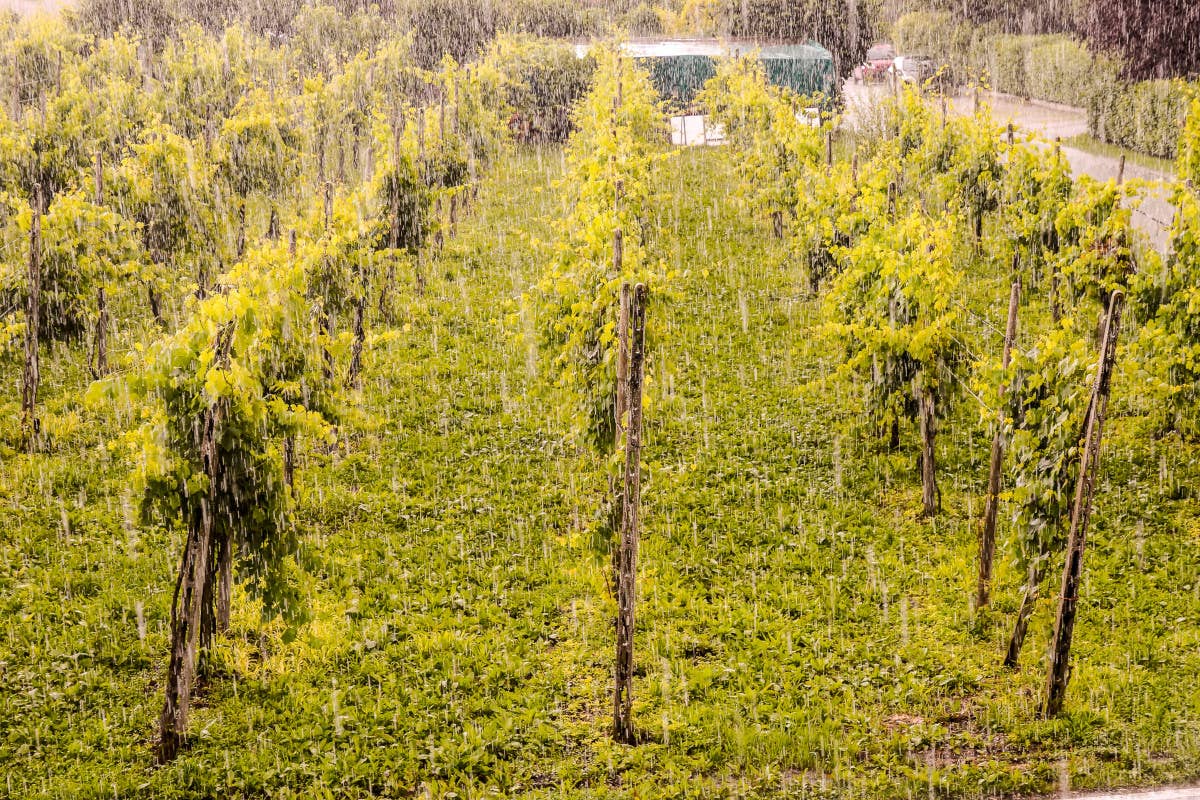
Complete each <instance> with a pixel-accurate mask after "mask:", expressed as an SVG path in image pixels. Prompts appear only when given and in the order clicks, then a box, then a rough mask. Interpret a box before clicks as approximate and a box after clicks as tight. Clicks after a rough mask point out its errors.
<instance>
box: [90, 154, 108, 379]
mask: <svg viewBox="0 0 1200 800" xmlns="http://www.w3.org/2000/svg"><path fill="white" fill-rule="evenodd" d="M93 182H94V186H93V192H94V194H95V197H94V198H93V202H94V203H95V204H96V205H97V206H101V205H103V204H104V163H103V161H102V156H101V155H100V153H99V152H97V153H96V167H95V174H94V175H93ZM92 347H93V350H94V351H95V355H96V366H95V368H94V369H93V370H92V377H93V378H100V377H102V376H104V375H107V374H108V298H107V297H106V296H105V294H104V287H103V286H101V287H100V288H99V289H97V290H96V338H95V340H94V344H93V346H92Z"/></svg>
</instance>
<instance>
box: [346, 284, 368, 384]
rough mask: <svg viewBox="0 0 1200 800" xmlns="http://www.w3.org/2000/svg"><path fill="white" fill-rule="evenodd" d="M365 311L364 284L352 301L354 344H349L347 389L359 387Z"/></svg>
mask: <svg viewBox="0 0 1200 800" xmlns="http://www.w3.org/2000/svg"><path fill="white" fill-rule="evenodd" d="M366 313H367V292H366V287H365V286H364V287H363V292H362V295H361V296H360V297H359V298H358V299H357V300H356V301H354V344H353V345H351V346H350V368H349V370H348V371H347V373H346V388H348V389H357V388H360V387H361V383H360V381H359V372H360V371H361V370H362V352H363V344H364V343H365V342H366V340H367V333H366V328H365V327H364V325H363V317H365V316H366Z"/></svg>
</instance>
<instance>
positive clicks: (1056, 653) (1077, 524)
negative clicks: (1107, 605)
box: [1042, 291, 1125, 717]
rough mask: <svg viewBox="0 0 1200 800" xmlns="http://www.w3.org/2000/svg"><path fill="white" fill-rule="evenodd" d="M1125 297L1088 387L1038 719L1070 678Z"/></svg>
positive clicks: (1114, 309) (1117, 298)
mask: <svg viewBox="0 0 1200 800" xmlns="http://www.w3.org/2000/svg"><path fill="white" fill-rule="evenodd" d="M1124 303H1125V294H1124V293H1123V292H1121V291H1115V292H1113V294H1112V298H1111V299H1109V301H1108V316H1107V318H1106V319H1105V321H1104V340H1103V346H1102V348H1101V351H1100V362H1099V364H1098V366H1097V368H1096V381H1095V383H1094V384H1093V386H1092V403H1091V408H1090V412H1091V413H1090V414H1089V416H1088V419H1087V428H1086V431H1085V433H1084V439H1083V455H1082V456H1081V457H1080V460H1079V478H1078V479H1077V481H1076V484H1075V504H1074V506H1073V507H1072V509H1071V533H1070V535H1069V536H1068V537H1067V558H1066V563H1065V564H1064V565H1063V579H1062V591H1061V592H1060V594H1059V598H1058V613H1057V614H1056V615H1055V618H1054V636H1053V637H1052V638H1051V640H1050V666H1049V669H1047V671H1046V693H1045V705H1044V706H1043V707H1042V715H1043V716H1045V717H1053V716H1055V715H1057V714H1058V713H1059V712H1060V711H1062V707H1063V697H1064V696H1065V695H1066V692H1067V682H1068V681H1069V680H1070V679H1071V670H1070V657H1071V637H1072V635H1073V634H1074V632H1075V616H1076V612H1077V611H1078V607H1079V582H1080V578H1081V575H1082V572H1083V548H1084V545H1085V544H1086V543H1087V531H1088V523H1089V522H1090V521H1091V517H1092V496H1093V495H1094V494H1095V491H1096V472H1097V468H1098V467H1099V465H1100V437H1101V435H1102V434H1103V429H1104V414H1105V412H1106V411H1107V409H1108V395H1109V390H1110V388H1111V386H1112V373H1113V363H1114V362H1115V361H1116V358H1117V337H1118V336H1119V334H1120V331H1121V310H1122V307H1123V306H1124Z"/></svg>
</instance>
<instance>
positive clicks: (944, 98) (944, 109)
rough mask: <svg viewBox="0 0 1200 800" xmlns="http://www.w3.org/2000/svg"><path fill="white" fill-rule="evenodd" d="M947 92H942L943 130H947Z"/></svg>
mask: <svg viewBox="0 0 1200 800" xmlns="http://www.w3.org/2000/svg"><path fill="white" fill-rule="evenodd" d="M946 110H947V109H946V94H945V92H943V93H942V130H946Z"/></svg>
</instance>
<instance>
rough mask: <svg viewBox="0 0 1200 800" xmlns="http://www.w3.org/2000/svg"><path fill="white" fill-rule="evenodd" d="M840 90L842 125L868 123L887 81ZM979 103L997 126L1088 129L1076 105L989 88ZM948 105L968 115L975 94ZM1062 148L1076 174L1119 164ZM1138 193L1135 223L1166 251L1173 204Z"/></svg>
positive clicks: (1141, 172)
mask: <svg viewBox="0 0 1200 800" xmlns="http://www.w3.org/2000/svg"><path fill="white" fill-rule="evenodd" d="M845 92H846V112H847V113H846V124H848V125H850V126H852V127H856V128H857V127H859V126H861V125H863V124H869V122H870V120H871V119H872V113H873V112H872V108H873V107H874V106H875V105H876V104H878V102H879V101H880V99H882V98H883V97H885V96H886V95H887V92H888V88H887V86H886V85H878V84H877V85H873V86H863V85H860V84H855V83H853V82H847V83H846V84H845ZM980 102H982V103H986V104H987V105H988V106H989V107H990V108H991V110H992V117H993V118H994V119H995V120H996V121H997V122H998V123H1000V124H1001V125H1007V124H1009V123H1012V124H1013V125H1014V126H1015V127H1016V128H1017V129H1018V130H1020V131H1026V132H1029V133H1035V134H1037V135H1038V136H1041V137H1043V138H1044V139H1045V140H1046V141H1047V143H1049V142H1052V141H1054V139H1056V138H1060V139H1069V138H1071V137H1073V136H1078V135H1080V134H1084V133H1087V114H1086V113H1085V112H1084V111H1082V110H1080V109H1073V108H1068V107H1066V106H1048V105H1042V104H1039V103H1028V102H1025V101H1023V100H1019V99H1016V98H1013V97H1009V96H1007V95H995V94H990V93H984V94H983V95H981V96H980ZM948 107H949V110H950V113H952V114H957V115H965V114H970V113H972V112H973V109H974V97H973V96H970V95H959V96H956V97H953V98H950V101H949V104H948ZM1062 153H1063V156H1064V157H1065V158H1066V159H1067V161H1068V163H1070V165H1071V171H1072V172H1073V173H1074V174H1075V175H1077V176H1078V175H1089V176H1091V177H1093V178H1095V179H1097V180H1101V181H1106V180H1109V179H1111V178H1115V177H1116V176H1117V172H1118V170H1119V169H1120V159H1119V158H1114V157H1111V156H1103V155H1097V154H1095V153H1088V152H1085V151H1083V150H1080V149H1078V148H1075V147H1070V146H1067V145H1063V146H1062ZM1125 177H1126V179H1130V180H1131V179H1141V180H1146V181H1152V182H1157V181H1165V180H1170V179H1171V178H1172V177H1173V176H1172V175H1171V174H1170V173H1166V172H1160V171H1158V170H1153V169H1149V168H1147V167H1143V166H1139V165H1137V164H1126V165H1125ZM1142 197H1143V199H1142V203H1141V205H1140V206H1139V207H1138V208H1135V209H1134V215H1133V220H1134V225H1135V226H1136V227H1137V228H1138V229H1139V230H1141V231H1142V232H1143V233H1145V234H1146V237H1147V239H1149V241H1150V243H1151V245H1152V246H1153V247H1154V248H1155V249H1157V250H1158V251H1159V252H1165V251H1166V248H1167V242H1168V237H1167V231H1168V229H1169V228H1170V225H1171V219H1172V217H1173V216H1174V214H1175V208H1174V206H1172V205H1171V204H1170V203H1169V202H1167V199H1166V197H1165V193H1164V191H1163V190H1155V189H1148V190H1147V191H1146V192H1144V193H1143V196H1142Z"/></svg>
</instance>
